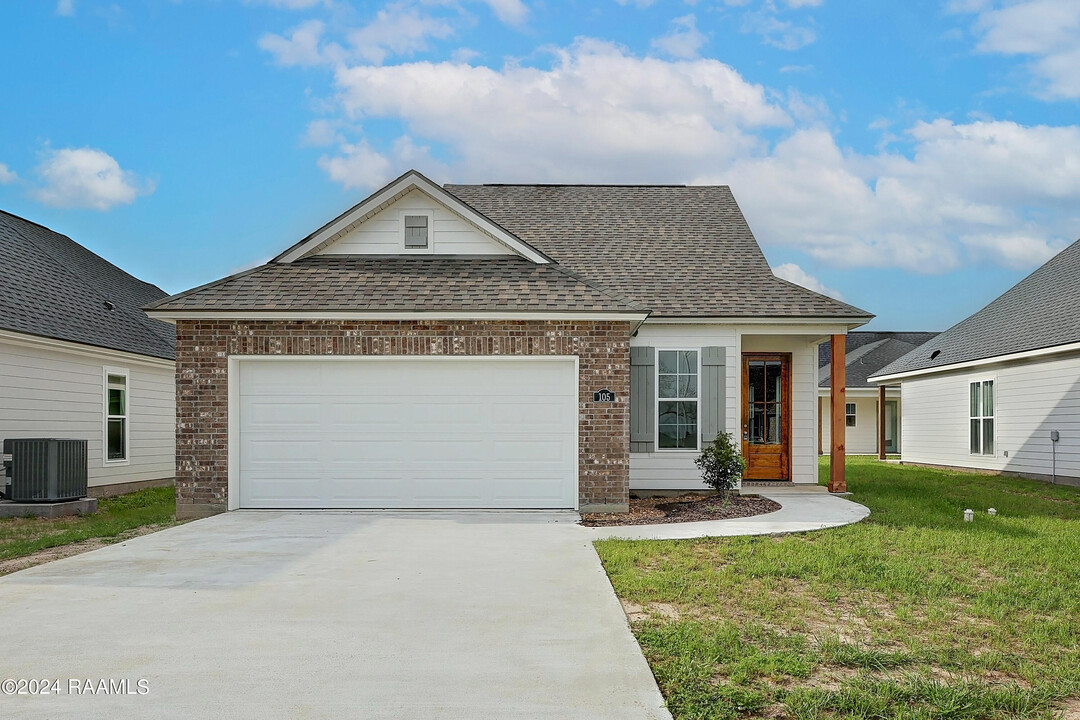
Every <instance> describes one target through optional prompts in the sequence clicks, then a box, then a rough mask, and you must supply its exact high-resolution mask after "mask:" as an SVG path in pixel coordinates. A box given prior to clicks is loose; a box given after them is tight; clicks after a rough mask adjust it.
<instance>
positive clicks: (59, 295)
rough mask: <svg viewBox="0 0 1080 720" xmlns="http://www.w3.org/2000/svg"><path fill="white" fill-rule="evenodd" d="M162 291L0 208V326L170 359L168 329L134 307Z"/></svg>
mask: <svg viewBox="0 0 1080 720" xmlns="http://www.w3.org/2000/svg"><path fill="white" fill-rule="evenodd" d="M165 295H166V293H165V292H164V291H163V290H161V288H158V287H155V286H154V285H151V284H150V283H146V282H143V281H142V280H139V279H138V278H136V277H133V276H131V275H129V274H128V273H126V272H124V271H123V270H121V269H120V268H118V267H116V266H115V265H113V264H112V263H110V262H108V261H106V260H104V259H102V258H101V257H99V256H97V255H95V254H94V253H92V252H90V251H89V250H87V249H86V248H84V247H83V246H81V245H79V244H78V243H77V242H75V241H74V240H72V239H71V238H69V237H67V236H66V235H61V234H60V233H57V232H53V231H52V230H49V229H48V228H46V227H43V226H41V225H38V224H37V223H33V222H30V221H29V220H24V219H23V218H20V217H18V216H16V215H11V214H10V213H7V212H4V211H2V210H0V328H3V329H5V330H13V331H15V332H21V333H28V334H30V335H38V336H42V337H49V338H56V339H58V340H67V341H70V342H77V343H83V344H86V345H94V346H97V347H104V348H111V349H113V350H123V351H126V352H131V353H136V354H139V355H149V356H151V357H159V358H167V359H169V360H172V359H173V358H174V355H175V344H176V333H175V329H174V328H173V326H172V325H170V324H169V323H165V322H161V321H160V320H153V319H151V318H149V317H147V316H146V313H144V312H143V311H142V309H141V308H142V306H143V305H145V304H146V303H149V302H152V301H154V300H157V299H159V298H161V297H163V296H165ZM108 304H111V305H112V309H109V307H108Z"/></svg>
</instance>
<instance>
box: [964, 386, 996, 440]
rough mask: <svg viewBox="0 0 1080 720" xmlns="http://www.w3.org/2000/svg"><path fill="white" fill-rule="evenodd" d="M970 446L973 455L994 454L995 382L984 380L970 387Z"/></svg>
mask: <svg viewBox="0 0 1080 720" xmlns="http://www.w3.org/2000/svg"><path fill="white" fill-rule="evenodd" d="M969 398H970V408H971V409H970V411H969V414H970V417H971V429H970V435H969V440H970V446H971V450H970V452H971V454H972V455H993V454H994V381H993V380H982V381H980V382H973V383H971V385H970V386H969Z"/></svg>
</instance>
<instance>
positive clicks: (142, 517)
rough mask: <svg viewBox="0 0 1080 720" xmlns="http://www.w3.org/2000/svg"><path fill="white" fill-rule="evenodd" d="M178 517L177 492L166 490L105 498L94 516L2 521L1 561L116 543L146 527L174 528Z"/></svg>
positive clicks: (99, 503) (168, 488)
mask: <svg viewBox="0 0 1080 720" xmlns="http://www.w3.org/2000/svg"><path fill="white" fill-rule="evenodd" d="M175 515H176V496H175V492H174V490H173V488H171V487H164V488H148V489H146V490H139V491H138V492H133V493H128V494H127V495H119V496H117V497H113V498H103V499H101V500H99V501H98V512H96V513H94V514H92V515H82V516H72V517H63V518H33V517H25V518H4V519H0V560H10V559H13V558H18V557H23V556H26V555H32V554H34V553H36V552H38V551H40V550H45V549H48V548H54V547H59V546H61V545H68V544H70V543H77V542H82V541H84V540H91V539H94V538H100V539H102V540H105V541H110V540H112V541H115V540H118V539H120V538H122V537H123V536H124V534H125V533H127V532H129V531H131V530H135V529H137V528H141V527H143V526H146V525H161V526H167V525H172V524H175V522H176V521H175Z"/></svg>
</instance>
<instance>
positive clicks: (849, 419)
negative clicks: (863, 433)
mask: <svg viewBox="0 0 1080 720" xmlns="http://www.w3.org/2000/svg"><path fill="white" fill-rule="evenodd" d="M844 422H845V424H846V425H847V427H855V403H844Z"/></svg>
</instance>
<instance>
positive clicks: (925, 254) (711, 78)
mask: <svg viewBox="0 0 1080 720" xmlns="http://www.w3.org/2000/svg"><path fill="white" fill-rule="evenodd" d="M550 51H551V53H552V58H553V59H552V60H551V61H550V63H548V64H546V65H542V66H539V67H537V66H530V67H526V66H522V65H520V64H518V63H515V62H509V63H507V64H506V65H504V66H503V67H501V68H489V67H484V66H476V67H473V66H470V65H468V64H464V63H460V62H442V63H430V62H406V63H400V64H394V65H387V66H372V65H356V66H352V67H350V66H348V65H347V64H343V65H339V66H337V67H336V68H335V71H334V72H335V75H334V82H335V86H336V96H335V98H334V103H335V107H336V108H337V111H338V113H339V114H338V115H337V116H336V117H329V118H323V119H321V120H320V121H317V122H318V123H320V124H318V125H316V124H315V123H313V127H312V128H310V129H309V133H308V134H309V136H310V138H312V139H315V138H317V139H318V141H319V144H321V145H323V146H326V145H325V144H326V143H328V142H329V143H331V144H332V146H333V149H332V150H328V151H327V152H326V153H325V154H324V156H323V158H322V159H321V160H320V165H321V167H323V169H324V170H325V171H326V172H327V173H328V174H329V176H330V177H331V178H333V179H334V180H335V181H337V182H340V183H342V184H343V185H346V186H347V187H350V188H365V189H367V188H371V187H374V186H377V185H379V184H381V183H383V182H385V181H386V180H387V179H389V178H391V177H393V176H396V175H397V174H399V173H400V172H402V171H403V170H404V169H405V168H407V167H418V168H420V169H429V170H430V171H431V172H433V173H435V172H436V171H435V170H431V168H433V167H438V168H439V170H438V171H437V174H439V176H440V177H446V178H453V179H456V180H460V181H481V182H693V183H699V184H705V183H708V184H730V185H731V186H732V187H733V189H734V192H735V194H736V197H737V198H738V200H739V202H740V203H741V205H742V207H743V208H744V210H745V211H746V214H747V217H748V219H749V221H750V224H751V226H752V227H753V228H754V231H755V234H756V236H757V237H758V238H759V240H761V242H762V243H763V244H764V245H766V246H769V245H773V246H781V245H782V246H787V247H793V248H796V249H798V250H800V251H802V252H804V253H806V254H808V255H809V256H811V257H813V258H814V259H815V260H817V261H819V262H823V263H828V264H831V265H835V266H847V267H853V266H878V267H881V266H896V267H901V268H905V269H909V270H914V271H916V272H926V273H935V272H944V271H948V270H950V269H953V268H955V267H958V266H960V265H962V264H965V263H970V262H985V263H996V264H1000V265H1005V266H1008V267H1021V266H1025V265H1026V266H1028V267H1030V266H1031V265H1034V264H1037V263H1038V262H1039V261H1040V260H1041V259H1043V258H1045V257H1046V256H1047V255H1048V254H1049V253H1052V252H1054V251H1055V250H1056V249H1058V248H1060V247H1061V246H1062V244H1063V243H1064V242H1065V241H1066V240H1068V239H1072V238H1075V237H1076V236H1077V235H1078V234H1080V211H1078V210H1077V208H1078V207H1080V127H1078V126H1075V125H1072V126H1064V127H1049V126H1024V125H1020V124H1017V123H1013V122H1004V121H996V120H993V119H987V120H972V121H968V122H960V123H958V122H954V121H949V120H936V121H933V122H920V123H915V124H913V125H909V126H907V127H900V128H897V129H892V128H890V127H888V126H887V125H885V124H882V123H875V125H876V126H879V127H880V128H881V129H883V130H886V131H888V134H889V138H890V140H889V142H888V143H887V144H883V145H882V146H881V147H879V148H878V149H877V150H876V151H872V152H868V153H857V152H853V151H851V150H848V149H845V148H842V147H841V146H840V145H839V144H838V143H837V140H836V138H835V136H834V134H833V133H832V132H831V131H830V130H829V129H828V128H827V124H828V123H830V122H831V120H830V114H829V108H828V106H827V104H826V103H825V102H824V101H823V100H821V99H820V98H813V97H804V96H801V95H799V94H798V93H793V92H788V93H778V92H775V91H772V90H769V89H767V88H764V87H762V86H760V85H755V84H752V83H749V82H747V81H746V80H745V79H744V78H743V77H742V76H741V75H739V73H738V72H736V71H735V70H734V69H732V68H731V67H729V66H727V65H724V64H722V63H720V62H718V61H716V60H711V59H697V60H670V61H669V60H663V59H660V58H654V57H640V56H636V55H634V54H632V53H630V52H629V51H628V50H626V49H625V48H621V47H619V46H617V45H614V44H611V43H607V42H602V41H597V40H590V39H579V40H577V41H576V42H574V43H573V44H572V45H570V46H569V47H565V48H554V49H551V50H550ZM330 110H331V111H333V108H330ZM369 119H374V120H378V121H383V120H386V121H390V122H392V123H395V124H400V126H401V127H402V128H403V130H402V132H401V133H400V136H399V137H398V138H397V139H396V140H393V141H376V140H374V139H373V138H372V137H368V136H365V135H364V134H363V133H362V131H361V130H360V123H366V121H367V120H369ZM428 147H432V148H437V149H438V152H437V153H433V152H431V151H430V150H428ZM433 156H437V157H440V158H443V157H447V158H452V160H451V161H450V162H449V164H448V165H440V164H439V163H437V162H435V161H434V160H433V159H432V158H433Z"/></svg>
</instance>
